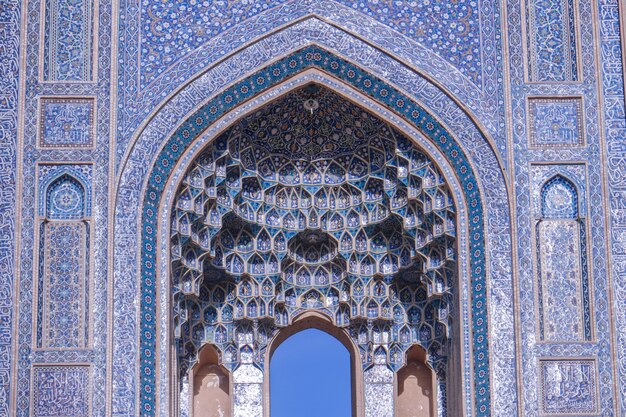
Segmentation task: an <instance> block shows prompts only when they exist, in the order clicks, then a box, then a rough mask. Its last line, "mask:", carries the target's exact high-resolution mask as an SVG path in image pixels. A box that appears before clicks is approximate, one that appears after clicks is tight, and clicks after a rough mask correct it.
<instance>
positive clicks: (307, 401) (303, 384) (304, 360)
mask: <svg viewBox="0 0 626 417" xmlns="http://www.w3.org/2000/svg"><path fill="white" fill-rule="evenodd" d="M269 374H270V381H269V384H270V406H271V408H270V416H271V417H290V416H294V415H298V416H301V417H317V416H321V415H324V416H327V417H352V415H353V413H352V397H353V395H352V390H353V386H352V385H353V383H352V375H351V374H352V371H351V358H350V352H349V351H348V349H346V347H345V346H344V345H343V344H342V343H341V342H340V341H339V340H337V339H336V338H335V337H333V336H331V335H330V334H328V333H326V332H324V331H322V330H318V329H316V328H309V329H306V330H302V331H300V332H297V333H295V334H293V335H292V336H290V337H289V338H287V339H286V340H285V341H284V342H283V343H281V344H280V346H278V347H277V348H276V349H275V350H274V352H273V354H272V358H271V362H270V372H269Z"/></svg>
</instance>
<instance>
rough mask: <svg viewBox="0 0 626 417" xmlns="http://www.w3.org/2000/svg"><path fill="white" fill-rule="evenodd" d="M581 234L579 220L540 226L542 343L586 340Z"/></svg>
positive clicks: (545, 223)
mask: <svg viewBox="0 0 626 417" xmlns="http://www.w3.org/2000/svg"><path fill="white" fill-rule="evenodd" d="M580 233H581V231H580V225H579V223H578V222H577V221H575V220H544V221H541V222H539V224H538V230H537V234H538V236H539V245H538V250H537V252H538V257H539V259H538V265H537V268H538V269H539V272H540V279H539V282H538V293H539V314H540V333H541V339H542V340H546V341H552V342H557V341H559V342H562V341H577V340H584V321H583V309H584V306H583V296H582V289H581V284H582V271H581V269H582V267H581V259H580V257H581V253H580V248H581V245H580Z"/></svg>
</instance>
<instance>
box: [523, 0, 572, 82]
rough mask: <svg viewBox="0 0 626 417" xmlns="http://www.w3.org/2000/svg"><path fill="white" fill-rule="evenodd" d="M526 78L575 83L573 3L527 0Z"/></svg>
mask: <svg viewBox="0 0 626 417" xmlns="http://www.w3.org/2000/svg"><path fill="white" fill-rule="evenodd" d="M526 4H527V24H528V26H527V37H528V46H527V48H528V61H529V64H528V67H529V78H530V80H531V81H534V82H555V81H578V62H577V59H578V49H577V42H578V41H577V38H576V8H575V2H574V0H526Z"/></svg>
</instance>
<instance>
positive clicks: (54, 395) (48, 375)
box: [32, 365, 90, 417]
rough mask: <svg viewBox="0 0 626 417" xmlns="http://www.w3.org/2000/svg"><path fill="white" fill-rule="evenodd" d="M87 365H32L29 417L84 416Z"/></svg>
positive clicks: (86, 400) (88, 378) (87, 382)
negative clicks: (31, 408)
mask: <svg viewBox="0 0 626 417" xmlns="http://www.w3.org/2000/svg"><path fill="white" fill-rule="evenodd" d="M89 380H90V376H89V366H83V365H75V366H66V365H63V366H43V365H35V366H33V390H32V406H33V412H32V416H33V417H88V416H89V415H90V412H89V411H90V405H89V397H90V396H89V385H90V381H89Z"/></svg>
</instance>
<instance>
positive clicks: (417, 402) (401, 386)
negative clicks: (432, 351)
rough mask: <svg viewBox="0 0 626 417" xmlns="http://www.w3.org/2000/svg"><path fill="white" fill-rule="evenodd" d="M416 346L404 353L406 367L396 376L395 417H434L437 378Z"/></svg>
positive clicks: (422, 350) (435, 411)
mask: <svg viewBox="0 0 626 417" xmlns="http://www.w3.org/2000/svg"><path fill="white" fill-rule="evenodd" d="M426 355H427V354H426V351H425V350H424V349H423V348H422V347H421V346H418V345H415V346H413V347H412V348H410V349H409V350H408V351H407V353H406V365H405V366H403V367H402V368H400V370H398V372H397V374H396V404H395V408H396V410H395V411H396V414H395V415H396V417H416V416H417V417H435V416H437V415H438V413H437V400H436V399H437V393H436V389H437V388H436V387H437V376H436V375H435V372H434V371H433V370H432V369H431V368H430V366H429V365H428V363H427V358H426Z"/></svg>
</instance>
